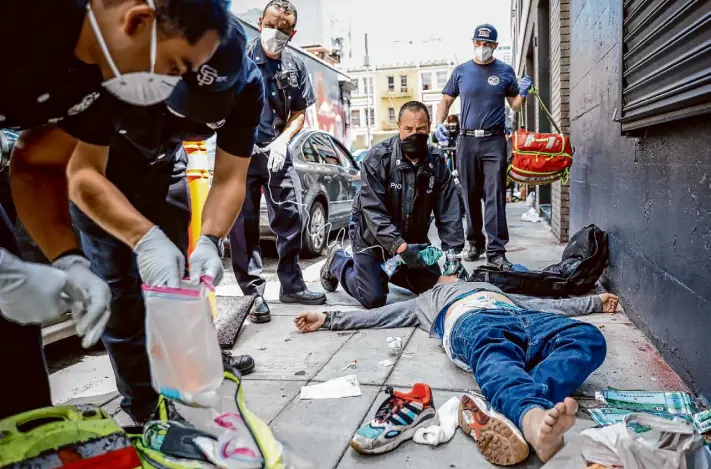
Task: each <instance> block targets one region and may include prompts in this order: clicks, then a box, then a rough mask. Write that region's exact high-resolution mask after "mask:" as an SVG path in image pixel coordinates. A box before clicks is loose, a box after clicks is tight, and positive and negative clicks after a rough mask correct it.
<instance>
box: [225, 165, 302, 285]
mask: <svg viewBox="0 0 711 469" xmlns="http://www.w3.org/2000/svg"><path fill="white" fill-rule="evenodd" d="M267 159H268V154H267V153H263V152H257V153H255V154H254V155H252V161H251V162H250V164H249V171H248V172H247V190H246V192H247V193H246V194H245V198H244V205H243V206H242V212H241V213H240V215H239V218H237V222H236V223H235V225H234V226H233V227H232V231H231V232H230V244H231V249H232V268H233V269H234V273H235V277H237V283H239V286H240V288H241V289H242V292H243V293H244V294H245V295H255V294H258V295H263V294H264V289H265V288H266V281H265V280H264V278H262V276H261V273H262V251H261V248H260V247H259V217H260V200H261V197H262V189H263V190H264V199H265V201H266V204H267V214H268V216H269V227H270V228H271V230H272V231H273V232H274V234H275V235H276V247H277V252H278V253H279V265H278V266H277V275H278V276H279V282H280V283H281V291H282V293H285V294H289V293H298V292H302V291H304V290H306V283H305V282H304V277H303V275H302V273H301V267H300V266H299V253H300V252H301V231H302V221H301V213H302V207H300V206H297V205H296V204H301V203H302V194H301V182H300V181H299V176H298V175H297V174H296V169H294V163H293V161H292V159H291V155H289V156H288V157H287V159H286V162H285V164H284V167H283V168H282V169H281V171H278V172H276V173H273V174H272V175H271V181H270V179H269V170H268V169H267ZM270 193H271V194H270ZM272 197H273V198H274V200H272ZM285 202H286V203H285Z"/></svg>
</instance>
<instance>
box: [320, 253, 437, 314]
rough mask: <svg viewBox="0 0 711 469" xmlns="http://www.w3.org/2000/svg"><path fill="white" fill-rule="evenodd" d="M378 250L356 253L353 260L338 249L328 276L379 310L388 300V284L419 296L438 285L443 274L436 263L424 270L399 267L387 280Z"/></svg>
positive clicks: (350, 293)
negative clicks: (332, 276) (334, 278)
mask: <svg viewBox="0 0 711 469" xmlns="http://www.w3.org/2000/svg"><path fill="white" fill-rule="evenodd" d="M382 263H383V258H382V255H381V251H380V248H376V249H369V250H368V251H366V252H361V253H358V252H356V253H355V254H354V255H353V257H350V256H348V255H346V253H345V251H343V250H340V251H338V252H337V253H336V255H335V257H334V258H333V263H332V264H331V273H332V274H333V275H335V276H336V277H337V278H338V281H339V283H340V284H341V285H342V286H343V289H344V290H345V291H346V293H348V294H349V295H350V296H352V297H353V298H355V299H356V300H358V302H359V303H360V304H362V305H363V306H364V307H366V308H368V309H372V308H379V307H381V306H383V305H384V304H385V302H386V301H387V299H388V282H389V283H392V284H394V285H397V286H399V287H402V288H406V289H407V290H410V291H411V292H412V293H416V294H418V295H419V294H420V293H424V292H426V291H427V290H429V289H431V288H432V287H433V286H435V284H436V283H437V280H438V279H439V277H440V275H442V271H441V270H440V268H439V265H437V264H435V265H433V266H431V267H429V268H427V269H411V268H409V267H407V266H406V265H401V266H399V267H398V268H397V270H396V271H395V274H393V276H392V277H391V278H389V279H388V276H387V274H386V273H385V271H383V269H382V267H381V265H382Z"/></svg>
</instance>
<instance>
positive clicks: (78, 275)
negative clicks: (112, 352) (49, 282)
mask: <svg viewBox="0 0 711 469" xmlns="http://www.w3.org/2000/svg"><path fill="white" fill-rule="evenodd" d="M52 266H53V267H56V268H57V269H60V270H63V271H64V272H66V273H67V275H68V276H69V279H70V280H72V281H73V282H74V283H76V284H77V285H79V287H81V289H82V290H84V294H85V295H86V300H85V302H84V305H83V306H84V307H83V308H81V309H80V310H78V311H72V315H73V316H74V322H75V323H76V329H77V334H78V335H79V337H83V338H82V341H81V345H82V347H84V348H89V347H91V346H93V345H94V344H96V343H97V342H98V341H99V339H100V338H101V335H102V334H103V333H104V329H105V328H106V324H107V323H108V322H109V318H110V317H111V309H110V306H111V288H109V284H108V283H106V282H105V281H104V280H103V279H102V278H101V277H99V276H98V275H96V274H95V273H94V272H92V271H91V268H90V267H91V262H89V259H87V258H86V257H83V256H79V255H69V256H64V257H62V258H60V259H57V260H56V261H54V263H53V264H52Z"/></svg>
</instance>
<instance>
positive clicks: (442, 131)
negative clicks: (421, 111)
mask: <svg viewBox="0 0 711 469" xmlns="http://www.w3.org/2000/svg"><path fill="white" fill-rule="evenodd" d="M435 138H436V139H437V141H438V142H439V144H440V145H448V144H449V130H447V127H446V126H445V125H444V124H437V128H436V129H435Z"/></svg>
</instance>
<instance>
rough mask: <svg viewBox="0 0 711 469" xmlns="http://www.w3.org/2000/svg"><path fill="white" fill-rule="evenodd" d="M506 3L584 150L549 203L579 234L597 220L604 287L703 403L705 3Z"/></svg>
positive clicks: (710, 29) (709, 379) (521, 54)
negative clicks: (604, 246)
mask: <svg viewBox="0 0 711 469" xmlns="http://www.w3.org/2000/svg"><path fill="white" fill-rule="evenodd" d="M512 8H513V9H514V26H516V25H518V26H519V27H518V28H517V29H515V36H516V37H515V44H516V47H515V51H514V61H515V64H516V66H517V67H518V70H519V71H520V70H526V71H528V72H532V76H534V81H536V82H537V83H538V84H539V86H540V88H541V90H543V89H544V88H543V84H544V83H545V84H546V86H547V87H548V88H549V90H550V92H549V94H548V96H547V97H546V99H547V100H548V102H549V103H550V104H551V108H552V109H553V111H554V114H555V115H556V118H557V119H559V123H560V124H561V125H562V126H563V129H565V130H566V131H569V132H570V135H571V138H572V141H573V143H574V145H575V148H576V152H575V155H574V162H573V166H572V168H571V174H570V186H569V188H564V187H565V186H563V187H561V188H559V189H558V191H559V194H560V195H559V196H557V195H556V189H555V188H554V190H553V193H552V197H551V199H552V202H553V204H555V200H556V197H558V199H559V202H558V203H559V204H560V206H561V208H565V209H567V210H561V218H563V217H564V216H565V215H568V216H569V219H570V230H571V231H573V232H574V231H577V230H579V229H581V228H582V227H584V226H586V225H589V224H591V223H594V224H596V225H598V226H599V227H600V228H602V229H604V230H605V231H607V232H608V233H609V242H610V257H609V265H608V268H607V270H606V272H605V280H606V282H607V283H608V286H609V288H610V289H611V290H612V291H613V292H615V293H618V294H619V295H620V296H621V297H622V301H623V304H624V306H625V312H626V313H627V314H628V315H629V317H630V319H631V320H632V321H633V322H634V323H635V325H637V326H638V327H639V328H640V329H642V330H643V331H644V332H645V334H646V335H647V336H648V337H650V339H651V340H652V341H653V343H654V345H655V346H656V347H657V348H658V350H659V351H660V352H661V354H662V356H663V357H664V358H665V359H666V361H667V362H668V363H669V364H670V365H671V366H672V367H673V368H674V369H675V371H677V372H678V374H679V375H680V376H681V377H682V378H683V379H684V380H685V381H686V383H687V384H688V385H689V386H690V387H691V388H692V389H693V390H695V391H697V392H698V393H699V394H700V395H701V396H702V398H704V399H705V400H706V401H707V402H708V400H709V398H711V373H709V366H708V357H709V355H710V354H711V342H710V341H709V340H708V331H710V330H711V314H709V312H710V311H711V288H710V287H709V286H708V277H709V275H711V196H710V195H709V194H711V134H710V133H709V131H708V129H709V128H711V89H710V88H709V77H710V76H711V49H709V47H708V44H709V42H710V41H711V2H709V1H701V2H656V3H655V2H651V1H640V2H622V1H617V2H595V1H589V0H588V1H586V0H543V1H538V2H532V1H531V0H513V5H512ZM546 29H547V30H548V35H547V37H548V38H549V41H548V43H547V44H543V40H542V38H544V37H545V36H546V34H545V31H546ZM532 39H533V40H532ZM546 58H547V60H546ZM527 111H528V113H529V115H534V114H535V113H534V112H533V109H532V106H531V103H529V106H528V109H527ZM532 121H533V122H535V125H537V126H538V125H541V124H542V122H541V119H540V118H539V117H538V116H536V119H533V120H532ZM566 192H568V194H569V195H566ZM566 205H567V207H566Z"/></svg>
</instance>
